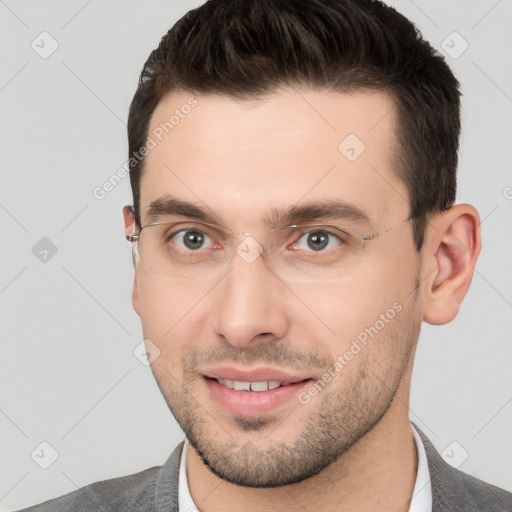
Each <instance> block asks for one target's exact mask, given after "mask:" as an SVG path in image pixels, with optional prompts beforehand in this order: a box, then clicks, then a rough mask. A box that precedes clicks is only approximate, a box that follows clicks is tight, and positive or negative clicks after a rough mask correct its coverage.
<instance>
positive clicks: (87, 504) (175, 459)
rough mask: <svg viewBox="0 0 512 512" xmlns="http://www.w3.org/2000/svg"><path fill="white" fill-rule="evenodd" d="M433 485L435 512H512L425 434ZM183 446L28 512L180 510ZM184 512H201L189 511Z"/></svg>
mask: <svg viewBox="0 0 512 512" xmlns="http://www.w3.org/2000/svg"><path fill="white" fill-rule="evenodd" d="M414 426H415V428H416V430H417V431H418V433H419V435H420V437H421V439H422V441H423V444H424V445H425V451H426V453H427V460H428V467H429V471H430V478H431V484H432V512H511V511H512V493H509V492H507V491H505V490H503V489H500V488H498V487H495V486H493V485H490V484H486V483H484V482H482V481H480V480H477V479H476V478H474V477H472V476H470V475H467V474H465V473H463V472H462V471H459V470H457V469H455V468H453V467H451V466H450V465H448V464H447V463H446V462H445V461H444V460H443V459H442V458H441V456H440V455H439V454H438V453H437V451H436V449H435V448H434V446H433V445H432V443H431V442H430V441H429V440H428V438H427V437H426V436H425V434H424V433H423V432H422V431H421V430H420V429H419V428H418V427H417V426H416V425H414ZM182 450H183V442H181V443H180V444H179V445H178V446H177V447H176V448H175V450H174V451H173V452H172V454H171V456H170V457H169V459H167V462H166V463H165V464H164V465H163V466H161V467H153V468H150V469H146V470H145V471H142V472H140V473H136V474H134V475H129V476H124V477H121V478H114V479H111V480H104V481H102V482H96V483H93V484H91V485H88V486H86V487H82V488H81V489H78V490H77V491H74V492H72V493H70V494H66V495H65V496H61V497H60V498H56V499H53V500H50V501H47V502H45V503H42V504H40V505H36V506H34V507H30V508H26V509H24V511H25V512H68V511H73V512H92V511H94V512H97V511H103V512H132V511H133V512H135V511H136V512H178V475H179V468H180V459H181V452H182ZM181 512H197V511H195V510H194V511H192V510H183V511H181Z"/></svg>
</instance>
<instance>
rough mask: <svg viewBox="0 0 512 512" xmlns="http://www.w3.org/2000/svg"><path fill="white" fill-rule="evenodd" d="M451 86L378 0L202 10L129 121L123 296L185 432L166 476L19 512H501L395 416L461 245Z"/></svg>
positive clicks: (466, 262) (221, 1)
mask: <svg viewBox="0 0 512 512" xmlns="http://www.w3.org/2000/svg"><path fill="white" fill-rule="evenodd" d="M459 131H460V121H459V91H458V83H457V80H456V79H455V77H454V76H453V74H452V73H451V71H450V70H449V68H448V67H447V65H446V63H445V62H444V60H443V59H442V58H441V57H440V56H439V55H437V54H436V53H435V52H434V50H433V49H432V48H431V47H430V45H429V44H428V43H427V42H425V41H424V40H422V39H421V37H420V36H419V35H418V34H417V32H416V31H415V28H414V26H413V25H412V24H411V23H410V22H409V21H408V20H406V19H405V18H404V17H403V16H401V15H399V14H398V13H397V12H396V11H394V10H393V9H391V8H389V7H386V6H385V5H383V4H381V3H378V2H371V1H355V0H308V1H305V0H302V1H301V0H279V1H276V0H243V1H241V0H210V1H209V2H207V3H206V4H204V5H203V6H201V7H200V8H198V9H195V10H193V11H190V12H189V13H187V14H186V15H185V16H184V17H183V18H182V19H181V20H180V21H179V22H178V23H177V24H176V25H175V26H174V27H173V28H172V29H171V30H170V31H169V32H168V34H167V35H166V36H164V38H163V39H162V41H161V43H160V45H159V47H158V48H157V49H156V50H155V51H154V52H153V53H152V54H151V55H150V57H149V59H148V61H147V62H146V64H145V66H144V69H143V71H142V74H141V79H140V82H139V86H138V89H137V92H136V94H135V97H134V99H133V102H132V105H131V108H130V116H129V123H128V137H129V146H130V155H131V157H132V158H131V160H130V165H131V175H130V177H131V184H132V190H133V199H134V204H133V208H132V207H125V208H124V211H123V213H124V222H125V229H126V237H127V239H128V240H129V241H130V242H132V244H133V254H134V264H135V280H134V285H133V297H132V299H133V305H134V308H135V311H136V312H137V314H138V315H139V316H140V318H141V320H142V326H143V331H144V338H145V342H146V348H147V352H148V357H149V360H150V361H151V368H152V371H153V374H154V376H155V378H156V381H157V383H158V385H159V387H160V389H161V391H162V394H163V396H164V398H165V400H166V401H167V403H168V405H169V407H170V409H171V410H172V412H173V414H174V416H175V417H176V419H177V421H178V422H179V424H180V426H181V427H182V429H183V430H184V432H185V434H186V441H185V442H184V443H181V444H180V445H179V446H178V447H177V448H176V450H175V451H174V452H173V453H172V455H171V456H170V458H169V459H168V461H167V462H166V464H165V465H164V466H162V467H161V468H150V469H148V470H146V471H143V472H141V473H138V474H135V475H131V476H128V477H123V478H119V479H114V480H109V481H105V482H98V483H95V484H92V485H90V486H87V487H85V488H83V489H80V490H78V491H76V492H74V493H71V494H69V495H66V496H64V497H61V498H58V499H56V500H52V501H50V502H47V503H45V504H42V505H40V506H38V507H33V508H31V509H27V510H38V511H46V510H48V511H50V510H52V511H55V510H114V511H121V510H123V511H126V510H140V511H150V510H151V511H153V510H154V511H164V510H165V511H177V510H181V511H193V510H200V511H201V512H213V511H217V510H222V511H236V510H242V509H243V510H244V511H252V510H280V511H286V510H306V511H310V512H314V511H317V510H322V511H331V510H333V511H334V510H350V511H356V512H357V511H373V510H379V511H393V512H398V511H404V512H405V511H409V512H419V511H421V512H425V511H434V512H436V511H477V510H479V511H480V510H482V511H483V510H485V511H505V510H512V494H510V493H508V492H506V491H504V490H501V489H499V488H496V487H494V486H491V485H489V484H486V483H483V482H481V481H479V480H477V479H475V478H473V477H471V476H468V475H465V474H464V473H462V472H460V471H458V470H456V469H453V468H451V467H450V466H448V465H447V464H446V463H445V462H444V461H443V460H442V459H441V457H440V456H439V454H437V452H436V451H435V449H434V447H433V446H432V444H431V443H430V442H429V440H428V439H427V438H426V436H425V435H424V434H423V432H421V431H420V429H419V428H417V427H416V426H414V425H412V424H411V423H410V422H409V418H408V403H409V389H410V381H411V372H412V367H413V359H414V353H415V349H416V344H417V342H418V337H419V333H420V328H421V323H422V322H423V321H426V322H428V323H431V324H445V323H448V322H450V321H451V320H453V319H454V318H455V316H456V315H457V313H458V310H459V306H460V304H461V302H462V300H463V298H464V296H465V294H466V292H467V290H468V288H469V285H470V282H471V279H472V274H473V268H474V266H475V263H476V260H477V257H478V254H479V252H480V246H481V240H480V231H479V215H478V213H477V212H476V210H475V209H474V208H473V207H471V206H469V205H466V204H454V201H455V191H456V168H457V149H458V137H459Z"/></svg>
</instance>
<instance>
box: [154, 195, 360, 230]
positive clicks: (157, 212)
mask: <svg viewBox="0 0 512 512" xmlns="http://www.w3.org/2000/svg"><path fill="white" fill-rule="evenodd" d="M147 216H148V219H149V221H150V222H156V221H159V220H161V218H162V217H170V216H183V217H187V218H191V219H198V220H202V221H204V222H209V223H215V222H218V221H219V217H218V216H217V215H215V214H214V213H213V212H211V211H209V210H208V209H205V208H203V207H202V206H199V205H197V204H194V203H190V202H188V201H183V200H181V199H178V198H177V197H173V196H170V195H165V196H163V197H161V198H159V199H156V200H155V201H152V202H151V203H150V205H149V208H148V212H147ZM320 220H324V221H334V220H343V221H350V222H354V223H357V224H369V223H370V217H369V215H368V214H367V213H366V212H365V211H364V210H362V209H361V208H359V207H358V206H356V205H354V204H352V203H349V202H345V201H341V200H332V199H330V200H325V201H314V202H309V203H302V204H300V205H292V206H290V207H287V208H285V207H280V208H273V209H271V210H270V213H269V214H267V215H265V216H264V217H263V222H264V223H265V224H266V226H267V227H270V228H274V227H283V226H290V225H293V224H302V223H304V222H311V221H320ZM222 224H224V222H222Z"/></svg>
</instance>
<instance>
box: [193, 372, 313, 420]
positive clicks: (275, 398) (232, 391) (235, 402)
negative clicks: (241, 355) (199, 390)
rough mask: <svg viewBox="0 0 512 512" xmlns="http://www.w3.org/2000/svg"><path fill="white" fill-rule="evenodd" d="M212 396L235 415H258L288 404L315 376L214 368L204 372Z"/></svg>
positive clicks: (292, 402)
mask: <svg viewBox="0 0 512 512" xmlns="http://www.w3.org/2000/svg"><path fill="white" fill-rule="evenodd" d="M203 377H204V382H205V384H206V387H207V389H208V391H209V395H210V397H211V398H212V399H213V400H214V401H215V402H216V403H217V404H219V405H220V406H221V407H222V409H224V410H225V411H227V412H230V413H231V414H234V415H239V416H240V415H241V416H248V417H257V416H261V415H263V414H266V413H269V412H271V411H273V410H277V409H278V408H282V407H284V406H286V405H288V406H290V404H295V405H296V406H299V405H300V403H299V402H298V400H294V398H295V397H296V395H297V393H298V392H299V391H300V390H301V389H302V388H304V387H305V386H307V385H308V384H309V383H310V382H311V381H312V380H313V379H312V378H310V377H303V376H298V375H291V374H289V373H287V372H283V371H278V370H272V369H257V370H251V371H242V370H237V369H233V368H216V369H211V370H209V371H207V372H205V373H204V374H203Z"/></svg>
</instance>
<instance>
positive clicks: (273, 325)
mask: <svg viewBox="0 0 512 512" xmlns="http://www.w3.org/2000/svg"><path fill="white" fill-rule="evenodd" d="M242 248H243V246H242ZM286 291H288V290H287V288H286V286H285V285H284V283H282V282H281V281H280V280H279V279H278V277H277V276H276V275H275V274H274V273H273V271H272V270H271V269H270V268H269V267H268V266H267V263H266V261H265V260H264V258H263V257H262V255H259V256H257V257H256V258H255V259H252V260H251V259H248V258H245V256H244V252H243V251H240V252H239V253H235V254H234V255H233V259H232V261H231V266H230V270H229V272H228V273H227V275H226V276H225V277H224V279H223V280H222V281H221V283H219V285H218V286H217V287H216V293H215V298H216V301H215V306H214V307H215V308H216V312H215V317H214V318H215V325H214V328H215V330H216V333H217V335H218V336H220V337H222V338H224V339H225V340H226V341H227V342H228V343H230V344H231V345H233V346H236V347H238V348H240V349H243V348H245V347H249V346H251V345H254V344H255V343H260V342H263V341H264V340H266V341H269V340H273V339H283V338H284V337H285V335H286V332H287V329H288V322H289V319H288V315H287V310H286Z"/></svg>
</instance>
